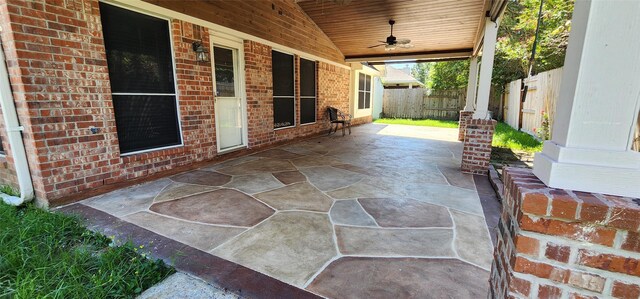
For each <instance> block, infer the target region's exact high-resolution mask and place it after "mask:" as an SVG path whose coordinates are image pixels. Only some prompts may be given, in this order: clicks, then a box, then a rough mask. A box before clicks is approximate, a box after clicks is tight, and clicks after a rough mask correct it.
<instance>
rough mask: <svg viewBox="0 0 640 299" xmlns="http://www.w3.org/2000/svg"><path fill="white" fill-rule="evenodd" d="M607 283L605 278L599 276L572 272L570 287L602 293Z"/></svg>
mask: <svg viewBox="0 0 640 299" xmlns="http://www.w3.org/2000/svg"><path fill="white" fill-rule="evenodd" d="M605 281H606V280H605V279H604V278H602V277H600V276H598V275H595V274H589V273H585V272H576V271H571V274H570V275H569V284H570V285H572V286H574V287H577V288H582V289H585V290H589V291H594V292H598V293H602V290H603V289H604V283H605Z"/></svg>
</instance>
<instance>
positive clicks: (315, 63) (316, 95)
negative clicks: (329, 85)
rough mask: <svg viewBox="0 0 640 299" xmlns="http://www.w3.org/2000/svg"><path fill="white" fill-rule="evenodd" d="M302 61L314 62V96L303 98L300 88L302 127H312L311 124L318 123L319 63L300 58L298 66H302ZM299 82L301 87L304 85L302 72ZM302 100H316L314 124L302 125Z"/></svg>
mask: <svg viewBox="0 0 640 299" xmlns="http://www.w3.org/2000/svg"><path fill="white" fill-rule="evenodd" d="M302 59H304V60H306V61H311V62H313V75H314V78H315V81H314V82H313V83H314V89H315V91H314V93H315V95H314V96H302V88H300V105H299V106H300V126H306V125H311V124H315V123H317V122H318V61H316V60H311V59H307V58H304V57H298V61H299V62H298V64H299V65H302ZM298 81H299V83H300V85H302V72H300V73H299V74H298ZM302 99H314V100H315V109H314V110H313V122H308V123H302Z"/></svg>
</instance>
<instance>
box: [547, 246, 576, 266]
mask: <svg viewBox="0 0 640 299" xmlns="http://www.w3.org/2000/svg"><path fill="white" fill-rule="evenodd" d="M570 254H571V247H569V246H563V245H558V244H553V243H548V244H547V249H546V250H545V253H544V255H545V256H546V257H547V258H549V259H552V260H556V261H559V262H563V263H567V262H568V261H569V255H570Z"/></svg>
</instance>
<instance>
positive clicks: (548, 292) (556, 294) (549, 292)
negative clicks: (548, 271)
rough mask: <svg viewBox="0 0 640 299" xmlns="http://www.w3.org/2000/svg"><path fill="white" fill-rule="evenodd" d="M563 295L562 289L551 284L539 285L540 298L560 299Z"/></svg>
mask: <svg viewBox="0 0 640 299" xmlns="http://www.w3.org/2000/svg"><path fill="white" fill-rule="evenodd" d="M561 296H562V289H560V288H558V287H555V286H551V285H544V284H542V285H540V287H538V298H547V299H558V298H560V297H561Z"/></svg>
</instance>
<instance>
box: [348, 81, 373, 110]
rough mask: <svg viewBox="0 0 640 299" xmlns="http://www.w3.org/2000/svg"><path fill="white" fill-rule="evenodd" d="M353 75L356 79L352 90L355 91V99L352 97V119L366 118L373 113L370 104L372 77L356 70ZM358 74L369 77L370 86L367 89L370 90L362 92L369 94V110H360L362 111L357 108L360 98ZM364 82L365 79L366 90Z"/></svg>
mask: <svg viewBox="0 0 640 299" xmlns="http://www.w3.org/2000/svg"><path fill="white" fill-rule="evenodd" d="M355 74H356V76H355V77H356V79H355V81H354V84H355V86H354V87H355V88H354V90H355V97H354V98H355V103H354V113H353V118H359V117H366V116H369V115H371V113H372V111H373V105H372V102H373V77H374V76H372V75H370V74H368V73H367V72H366V71H363V70H356V71H355ZM360 74H363V75H365V76H369V77H370V80H369V81H370V82H371V84H370V85H369V88H370V89H369V91H367V90H362V91H363V92H365V93H367V92H368V93H369V108H362V109H360V108H359V105H360V98H359V97H360V91H361V90H360ZM366 80H367V79H366V77H365V89H366V88H367V86H366Z"/></svg>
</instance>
